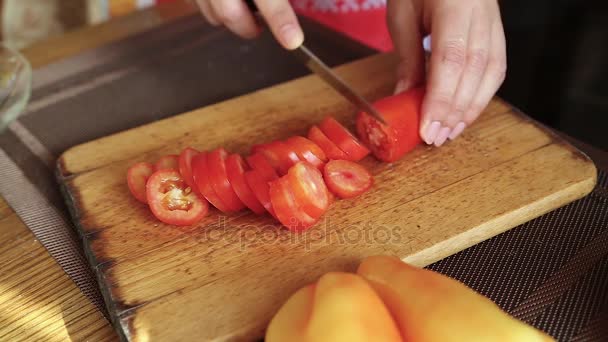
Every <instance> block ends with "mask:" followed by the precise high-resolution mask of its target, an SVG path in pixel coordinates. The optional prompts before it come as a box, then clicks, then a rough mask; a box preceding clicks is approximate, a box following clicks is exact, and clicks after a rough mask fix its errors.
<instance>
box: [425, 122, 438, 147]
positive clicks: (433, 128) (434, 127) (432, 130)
mask: <svg viewBox="0 0 608 342" xmlns="http://www.w3.org/2000/svg"><path fill="white" fill-rule="evenodd" d="M440 128H441V122H439V121H433V122H431V124H430V125H429V126H428V127H427V128H426V131H425V133H424V136H423V137H422V138H423V139H424V142H426V143H427V144H428V145H430V144H432V143H433V141H435V139H436V138H437V134H438V133H439V129H440Z"/></svg>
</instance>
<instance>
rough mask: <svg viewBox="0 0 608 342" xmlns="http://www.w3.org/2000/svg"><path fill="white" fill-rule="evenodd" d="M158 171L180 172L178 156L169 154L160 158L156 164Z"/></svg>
mask: <svg viewBox="0 0 608 342" xmlns="http://www.w3.org/2000/svg"><path fill="white" fill-rule="evenodd" d="M154 167H155V169H156V171H158V170H175V171H179V156H178V155H176V154H169V155H166V156H162V157H160V159H158V161H157V162H156V164H154Z"/></svg>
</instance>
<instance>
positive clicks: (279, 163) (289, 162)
mask: <svg viewBox="0 0 608 342" xmlns="http://www.w3.org/2000/svg"><path fill="white" fill-rule="evenodd" d="M252 151H256V152H259V153H261V154H263V155H264V156H265V157H266V159H268V161H269V162H270V164H271V165H272V167H273V168H274V169H275V170H276V171H277V172H278V173H279V174H280V175H284V174H286V173H287V171H288V170H289V168H290V167H292V166H294V165H295V164H296V163H297V162H299V161H300V158H299V157H298V155H297V154H296V152H294V151H293V150H291V149H290V148H289V147H288V146H287V144H285V143H284V142H282V141H273V142H271V143H268V144H264V145H257V146H255V147H254V148H253V149H252Z"/></svg>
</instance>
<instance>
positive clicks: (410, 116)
mask: <svg viewBox="0 0 608 342" xmlns="http://www.w3.org/2000/svg"><path fill="white" fill-rule="evenodd" d="M424 93H425V91H424V88H415V89H412V90H409V91H406V92H403V93H400V94H397V95H393V96H389V97H385V98H383V99H380V100H378V101H376V102H375V103H374V107H376V109H377V110H378V111H379V112H380V114H382V117H383V118H384V120H385V121H386V123H387V124H388V125H383V124H382V123H380V122H378V120H376V119H375V118H373V117H372V116H370V115H369V114H367V113H363V112H360V113H359V114H358V116H357V134H358V135H359V138H361V140H362V141H363V142H364V143H365V144H366V145H367V146H369V148H370V149H371V150H372V153H373V154H374V156H376V158H378V159H380V160H382V161H385V162H394V161H396V160H399V159H400V158H401V157H403V155H405V154H406V153H407V152H409V151H411V150H412V149H413V148H414V147H416V146H417V145H419V144H420V143H421V142H422V140H421V139H420V134H419V125H420V107H421V105H422V100H423V98H424Z"/></svg>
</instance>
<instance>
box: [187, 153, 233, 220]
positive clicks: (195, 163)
mask: <svg viewBox="0 0 608 342" xmlns="http://www.w3.org/2000/svg"><path fill="white" fill-rule="evenodd" d="M208 174H209V168H208V166H207V152H201V153H199V154H197V155H196V156H194V158H192V176H193V178H194V183H195V184H196V187H197V188H198V191H199V192H200V193H201V194H202V195H203V196H204V197H205V198H206V199H207V201H209V203H211V205H213V206H214V207H216V208H217V209H219V210H220V211H222V212H225V213H226V212H229V211H230V207H228V206H227V205H226V204H225V203H224V202H222V200H221V199H220V197H219V196H218V195H217V194H216V193H215V190H213V185H211V181H210V180H209V176H208Z"/></svg>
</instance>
